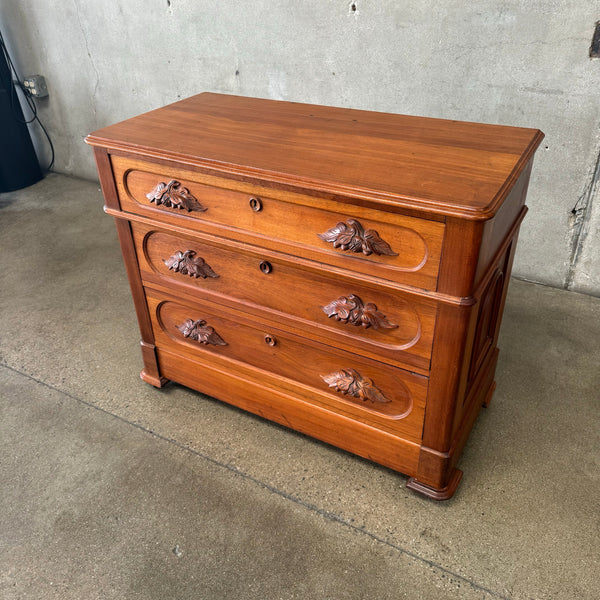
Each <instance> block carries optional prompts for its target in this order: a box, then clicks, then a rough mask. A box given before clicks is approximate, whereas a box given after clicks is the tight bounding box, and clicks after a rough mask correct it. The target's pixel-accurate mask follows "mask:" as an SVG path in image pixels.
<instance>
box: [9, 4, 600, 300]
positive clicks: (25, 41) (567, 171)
mask: <svg viewBox="0 0 600 600" xmlns="http://www.w3.org/2000/svg"><path fill="white" fill-rule="evenodd" d="M0 6H1V8H0V27H1V29H2V32H3V33H4V36H5V39H6V40H7V42H8V43H9V45H10V47H11V49H12V53H13V59H14V60H15V62H16V63H17V65H18V67H19V69H20V71H21V74H22V75H24V74H32V73H41V74H43V75H45V76H46V77H47V80H48V87H49V90H50V97H49V98H48V99H47V100H44V101H40V102H39V104H40V113H41V116H42V119H43V120H44V122H45V123H46V125H47V127H48V129H49V131H50V133H51V135H52V138H53V140H54V143H55V146H56V150H57V157H56V164H55V170H57V171H59V172H62V173H68V174H73V175H77V176H81V177H85V178H95V177H96V175H95V169H94V165H93V162H92V155H91V151H90V149H89V148H88V147H86V146H85V145H84V144H83V138H84V136H85V135H86V134H87V133H88V132H90V131H92V130H94V129H96V128H98V127H101V126H104V125H107V124H109V123H113V122H116V121H119V120H122V119H124V118H126V117H131V116H133V115H136V114H138V113H140V112H144V111H147V110H149V109H152V108H156V107H159V106H161V105H164V104H167V103H170V102H173V101H174V100H177V99H178V98H184V97H186V96H189V95H192V94H196V93H198V92H201V91H218V92H225V93H227V92H230V93H236V94H241V95H248V96H259V97H268V98H278V99H285V100H295V101H299V102H312V103H318V104H331V105H336V106H348V107H354V108H363V109H371V110H381V111H390V112H399V113H407V114H415V115H426V116H431V117H443V118H447V119H460V120H471V121H481V122H489V123H502V124H509V125H521V126H527V127H537V128H540V129H542V130H543V131H544V132H545V133H546V136H547V137H546V139H545V140H544V143H543V145H542V146H541V148H540V150H538V153H537V156H536V159H535V165H534V175H533V178H532V181H531V187H530V195H529V200H528V204H529V206H530V213H529V215H528V217H527V218H526V221H525V223H524V225H523V228H522V235H521V239H520V243H519V249H518V252H517V258H516V264H515V274H516V275H517V276H520V277H522V278H525V279H528V280H533V281H538V282H542V283H546V284H549V285H553V286H557V287H568V288H570V289H574V290H580V291H584V292H587V293H592V294H596V295H600V242H599V239H600V236H599V235H598V233H599V229H600V206H599V205H600V200H599V199H598V196H599V189H598V188H600V186H598V185H596V181H597V175H598V174H597V172H596V171H597V165H598V156H599V152H600V135H599V133H600V129H599V127H600V99H599V94H598V92H599V90H600V85H599V84H600V76H599V75H600V60H592V59H590V58H589V54H588V51H589V46H590V42H591V39H592V35H593V31H594V24H595V22H596V21H597V20H598V19H600V3H599V2H597V1H591V0H544V1H542V0H527V1H526V0H478V1H475V2H466V1H461V0H448V1H445V2H440V1H439V0H414V1H413V2H398V1H397V0H356V1H355V2H351V1H349V0H304V1H299V0H295V1H292V0H212V1H208V0H102V1H98V2H96V1H93V0H87V1H86V0H66V1H64V2H57V1H52V0H18V1H17V0H12V1H11V0H4V4H2V5H0ZM354 9H355V10H354Z"/></svg>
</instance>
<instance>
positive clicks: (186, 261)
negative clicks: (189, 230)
mask: <svg viewBox="0 0 600 600" xmlns="http://www.w3.org/2000/svg"><path fill="white" fill-rule="evenodd" d="M164 263H165V265H167V267H169V270H170V271H175V273H181V274H182V275H189V276H190V277H196V278H198V277H202V279H206V278H207V277H218V275H217V274H216V273H215V272H214V271H213V270H212V268H211V266H210V265H209V264H208V263H207V262H206V261H205V260H204V259H203V258H202V257H201V256H196V252H195V251H194V250H186V251H185V252H181V251H178V252H175V254H173V256H171V257H170V258H168V259H167V260H165V261H164Z"/></svg>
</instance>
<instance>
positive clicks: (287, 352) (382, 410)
mask: <svg viewBox="0 0 600 600" xmlns="http://www.w3.org/2000/svg"><path fill="white" fill-rule="evenodd" d="M147 298H148V306H149V308H150V311H151V317H152V321H153V325H154V332H155V336H156V339H157V340H158V341H157V344H158V345H159V346H160V347H162V348H166V349H169V350H171V351H175V352H178V353H180V354H183V355H186V356H188V357H190V358H191V359H193V360H196V359H202V360H215V361H218V360H221V361H224V362H225V363H227V362H234V363H235V364H236V365H238V366H239V365H240V364H242V365H247V366H249V367H254V368H256V369H267V370H268V371H269V372H271V373H273V374H276V375H278V376H280V377H282V378H286V379H288V380H289V381H291V382H296V383H297V384H301V385H303V386H309V387H311V388H313V389H314V390H315V392H319V394H320V396H321V397H322V398H323V397H327V398H328V400H329V405H330V406H333V407H339V406H340V403H343V404H350V403H352V405H353V406H355V408H358V409H360V410H362V411H364V412H367V413H372V414H374V415H376V416H379V417H380V418H382V417H385V418H386V419H391V420H393V421H394V427H395V429H396V430H397V431H400V430H401V431H402V432H403V433H404V435H406V436H407V438H408V439H411V440H416V439H418V438H420V435H421V428H422V423H423V413H422V407H423V406H424V401H425V394H426V390H427V380H426V379H425V378H423V377H420V376H417V375H412V374H410V373H408V372H406V371H402V370H400V369H397V368H393V367H389V366H386V365H384V364H382V363H377V362H376V361H370V360H367V359H364V358H362V359H361V358H359V357H357V356H356V355H352V354H350V353H347V352H344V351H343V350H334V349H333V348H328V347H327V346H324V345H320V344H311V343H310V342H309V341H308V340H306V339H303V338H300V337H298V336H295V335H293V334H290V333H288V332H287V331H284V330H281V329H276V328H274V327H270V328H269V329H266V328H263V327H261V325H260V324H259V323H257V322H255V321H254V320H252V319H250V318H249V317H248V316H247V315H245V314H244V313H240V312H238V311H234V310H231V309H229V310H228V311H226V312H224V311H223V309H222V308H221V307H219V306H218V305H213V304H211V303H208V302H204V303H203V304H202V305H187V304H181V300H180V299H175V298H173V297H170V296H166V295H163V294H159V293H157V292H156V291H153V290H147ZM188 319H189V320H190V325H191V323H193V322H195V321H196V320H201V321H202V322H205V321H206V322H208V323H210V325H211V328H212V330H214V331H217V332H218V333H219V336H220V337H222V339H223V340H226V341H227V344H214V345H211V344H205V345H199V344H197V343H195V342H194V341H193V340H189V339H188V338H186V337H185V335H184V334H182V332H181V329H180V324H181V323H182V322H185V321H187V320H188ZM266 337H274V338H275V339H276V344H270V343H268V341H267V340H266V339H265V338H266ZM343 369H354V370H355V371H358V370H360V373H361V377H362V378H363V379H365V380H366V379H370V380H374V379H375V380H376V381H377V387H378V389H379V390H380V391H381V393H382V394H384V395H385V397H386V398H388V399H389V400H390V401H389V402H386V403H377V404H371V403H367V404H365V403H363V401H362V398H359V397H354V396H352V395H350V396H340V395H338V394H336V393H335V391H334V390H331V391H329V388H328V385H326V384H325V383H324V382H323V379H322V375H323V374H326V373H334V372H337V371H341V370H343ZM365 385H366V384H365ZM413 413H414V414H413Z"/></svg>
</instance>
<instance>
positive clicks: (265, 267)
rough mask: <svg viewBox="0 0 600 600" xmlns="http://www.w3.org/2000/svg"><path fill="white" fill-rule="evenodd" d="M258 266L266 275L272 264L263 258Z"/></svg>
mask: <svg viewBox="0 0 600 600" xmlns="http://www.w3.org/2000/svg"><path fill="white" fill-rule="evenodd" d="M258 267H259V269H260V270H261V271H262V272H263V273H264V274H265V275H268V274H269V273H270V272H271V271H272V270H273V266H272V265H271V263H270V262H269V261H268V260H263V261H262V262H261V263H260V265H258Z"/></svg>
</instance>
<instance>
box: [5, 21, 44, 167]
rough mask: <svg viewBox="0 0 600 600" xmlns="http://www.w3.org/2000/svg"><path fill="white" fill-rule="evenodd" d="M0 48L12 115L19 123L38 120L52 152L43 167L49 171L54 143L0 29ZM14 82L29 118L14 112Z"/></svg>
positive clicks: (27, 123) (15, 93) (16, 97)
mask: <svg viewBox="0 0 600 600" xmlns="http://www.w3.org/2000/svg"><path fill="white" fill-rule="evenodd" d="M0 48H1V49H2V52H3V54H4V56H5V57H6V63H7V64H8V75H9V77H8V78H9V81H8V85H7V86H6V88H7V89H9V88H10V107H11V112H12V116H13V118H14V119H15V121H18V122H19V123H23V124H24V125H29V124H30V123H33V122H34V121H37V122H38V125H39V126H40V127H41V128H42V131H43V132H44V135H45V136H46V139H47V140H48V144H49V145H50V152H51V154H52V158H51V160H50V164H49V165H48V167H46V169H44V170H45V171H49V170H50V169H51V168H52V167H53V166H54V157H55V154H54V144H53V143H52V140H51V139H50V135H49V134H48V131H47V130H46V128H45V127H44V124H43V123H42V122H41V121H40V118H39V116H38V114H37V106H36V104H35V102H34V100H33V97H32V96H31V94H30V93H29V91H28V90H27V89H26V88H25V87H24V86H23V85H22V84H21V78H20V77H19V74H18V73H17V69H16V68H15V65H14V63H13V61H12V59H11V57H10V54H9V53H8V48H7V47H6V44H5V43H4V38H3V37H2V32H1V31H0ZM11 70H12V73H14V76H15V79H16V81H12V80H11ZM15 83H16V84H17V85H18V86H19V87H20V88H21V90H22V91H23V96H24V98H25V101H26V102H27V106H29V110H31V113H32V115H33V116H32V117H31V119H29V120H27V119H25V120H23V119H21V118H19V117H18V116H17V113H16V112H15V102H19V98H18V96H17V92H16V89H15V85H13V84H15Z"/></svg>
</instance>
